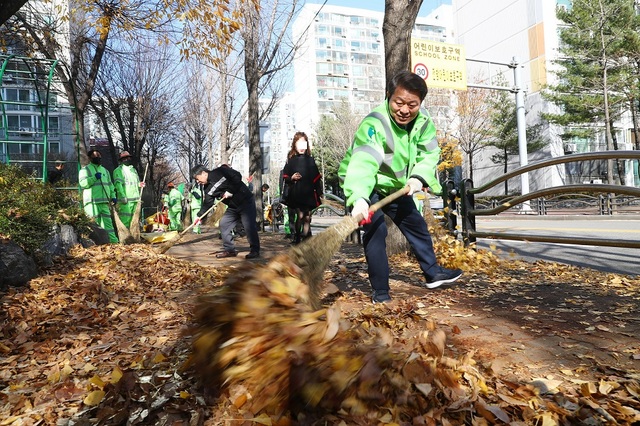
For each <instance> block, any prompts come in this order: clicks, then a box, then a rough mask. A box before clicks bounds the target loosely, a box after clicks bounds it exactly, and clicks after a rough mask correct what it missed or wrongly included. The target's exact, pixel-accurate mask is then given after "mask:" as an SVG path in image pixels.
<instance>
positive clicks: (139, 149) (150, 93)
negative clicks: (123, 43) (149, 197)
mask: <svg viewBox="0 0 640 426" xmlns="http://www.w3.org/2000/svg"><path fill="white" fill-rule="evenodd" d="M177 62H178V61H177V59H176V58H174V57H172V56H171V55H170V53H169V49H168V48H167V47H166V46H164V47H157V46H156V45H155V44H154V43H151V44H150V45H149V46H147V47H145V48H143V47H142V46H141V44H138V45H136V46H134V48H133V49H132V51H131V52H127V53H126V54H125V52H120V53H119V54H118V55H113V57H110V58H109V60H108V61H106V63H105V65H104V67H103V71H102V73H101V76H100V77H99V78H98V81H97V85H96V90H95V96H94V98H93V100H92V101H91V106H92V109H93V111H94V112H95V114H96V116H97V117H98V118H99V120H100V122H101V124H102V127H103V129H104V131H105V134H106V136H107V139H108V140H109V145H110V148H111V151H112V155H113V156H114V161H115V155H116V148H119V149H121V150H125V151H128V152H130V153H131V154H132V156H133V158H134V159H135V161H136V163H135V166H136V169H137V170H138V173H139V174H140V176H141V177H142V176H143V173H144V170H145V166H146V165H149V170H148V175H147V184H148V189H147V191H148V192H150V193H154V192H155V193H158V196H159V193H160V192H161V189H162V188H163V186H162V182H159V181H161V180H162V178H163V177H164V175H166V173H165V172H164V171H163V170H162V167H159V166H160V165H161V164H164V163H167V164H170V163H171V162H170V161H169V160H168V159H169V158H171V157H172V156H171V155H170V154H171V153H170V152H169V153H167V152H166V150H167V149H169V148H170V146H174V147H175V145H176V143H175V141H176V140H178V139H177V136H178V135H180V134H181V132H179V131H178V125H177V123H178V118H177V116H176V111H179V106H180V102H181V101H180V99H181V98H182V95H181V93H180V90H178V81H179V80H178V79H176V78H175V76H176V75H180V72H179V71H178V69H179V68H178V65H177ZM172 76H173V77H172ZM152 137H153V139H154V140H153V142H154V143H156V144H157V143H159V142H163V144H161V145H157V146H154V147H153V148H152V149H147V147H146V145H147V143H149V140H150V139H151V138H152ZM160 148H162V149H160ZM174 149H175V148H174ZM173 157H175V156H173ZM172 177H173V176H172ZM158 184H160V186H158ZM165 184H166V182H165ZM147 191H145V192H147Z"/></svg>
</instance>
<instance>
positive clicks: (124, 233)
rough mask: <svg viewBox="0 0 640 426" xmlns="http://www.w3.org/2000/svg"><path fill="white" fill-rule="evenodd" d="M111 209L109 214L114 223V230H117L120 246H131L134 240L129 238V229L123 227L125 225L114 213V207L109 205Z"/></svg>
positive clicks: (115, 212) (116, 213)
mask: <svg viewBox="0 0 640 426" xmlns="http://www.w3.org/2000/svg"><path fill="white" fill-rule="evenodd" d="M109 207H110V208H111V213H112V217H113V221H114V222H115V223H116V229H117V230H118V239H119V240H120V244H131V243H134V242H135V240H134V239H133V237H132V236H131V233H130V232H129V228H127V227H126V226H125V224H124V223H123V222H122V220H121V219H120V215H119V214H118V212H117V211H116V208H115V207H114V206H111V205H109Z"/></svg>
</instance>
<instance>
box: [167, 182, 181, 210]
mask: <svg viewBox="0 0 640 426" xmlns="http://www.w3.org/2000/svg"><path fill="white" fill-rule="evenodd" d="M167 205H168V206H169V211H170V212H172V213H177V212H181V211H182V194H181V193H180V191H178V190H177V189H176V188H173V189H172V190H171V191H169V196H168V197H167Z"/></svg>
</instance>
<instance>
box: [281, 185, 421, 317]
mask: <svg viewBox="0 0 640 426" xmlns="http://www.w3.org/2000/svg"><path fill="white" fill-rule="evenodd" d="M409 189H410V188H409V187H408V186H405V187H404V188H402V189H400V190H398V191H396V192H394V193H392V194H390V195H388V196H386V197H385V198H383V199H382V200H380V201H378V202H377V203H375V204H372V205H371V206H369V212H371V213H375V212H376V211H378V210H380V209H381V208H382V207H384V206H386V205H387V204H389V203H391V202H393V201H395V200H397V199H398V198H400V197H402V196H404V195H406V194H408V193H409ZM362 219H364V218H363V217H362V215H358V216H356V217H353V216H345V217H344V218H343V219H342V220H341V221H340V222H338V223H336V224H335V225H332V226H330V227H329V228H327V229H326V230H325V231H323V232H321V233H319V234H317V235H314V236H313V237H311V238H309V239H308V240H305V241H304V242H302V243H300V244H298V245H297V246H294V247H293V248H291V249H290V250H289V253H288V256H289V258H290V259H291V260H292V261H293V263H295V264H296V265H298V266H299V267H300V268H301V269H302V271H303V272H302V279H303V281H304V282H305V283H307V285H308V286H309V302H310V304H311V306H313V308H315V309H318V308H319V307H320V293H321V291H322V282H323V280H322V277H323V275H324V271H325V269H326V268H327V266H328V265H329V262H330V261H331V258H332V257H333V255H334V254H335V253H336V252H337V251H338V249H340V246H341V245H342V242H343V241H344V240H345V238H347V237H348V236H349V235H350V234H351V233H352V232H353V231H355V230H356V229H358V227H359V225H358V224H359V223H360V221H362Z"/></svg>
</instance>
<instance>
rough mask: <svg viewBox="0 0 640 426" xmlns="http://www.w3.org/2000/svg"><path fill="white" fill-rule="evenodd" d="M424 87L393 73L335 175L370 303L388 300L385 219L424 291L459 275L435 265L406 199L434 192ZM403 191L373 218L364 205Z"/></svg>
mask: <svg viewBox="0 0 640 426" xmlns="http://www.w3.org/2000/svg"><path fill="white" fill-rule="evenodd" d="M426 96H427V84H426V83H425V82H424V80H423V79H422V78H420V77H419V76H418V75H416V74H413V73H411V72H408V71H401V72H400V73H398V74H396V75H395V76H394V77H393V78H392V79H391V80H390V81H389V84H388V85H387V99H386V100H385V102H384V103H383V104H382V105H380V106H378V107H377V108H375V109H374V110H373V111H372V112H371V113H370V114H369V115H368V116H367V117H365V119H364V120H363V121H362V123H360V126H359V127H358V130H357V132H356V135H355V138H354V141H353V144H352V145H351V147H350V148H349V150H348V151H347V153H346V155H345V158H344V159H343V160H342V163H341V164H340V170H339V171H338V175H339V176H340V180H341V182H342V187H343V189H344V194H345V197H346V198H347V205H349V206H353V210H352V212H351V214H352V216H354V217H355V216H358V215H362V216H363V217H364V218H365V219H364V220H363V221H362V222H361V225H363V227H364V240H363V245H364V252H365V257H366V259H367V267H368V272H369V281H370V282H371V287H372V288H373V295H372V301H373V303H386V302H389V301H391V296H390V295H389V260H388V259H387V253H386V241H385V239H386V237H387V226H386V224H385V222H384V217H383V215H382V214H383V213H384V214H386V215H387V216H389V218H391V220H393V222H394V223H395V224H396V225H397V226H398V228H399V229H400V231H401V232H402V234H403V235H404V236H405V237H406V238H407V241H408V242H409V244H410V245H411V247H412V248H413V251H414V253H415V255H416V257H417V259H418V263H419V264H420V268H421V269H422V272H423V274H424V277H425V280H426V286H427V288H436V287H439V286H441V285H442V284H447V283H452V282H454V281H456V280H457V279H458V278H460V276H461V275H462V271H461V270H459V269H455V270H451V269H446V268H443V267H441V266H439V265H438V263H437V260H436V256H435V253H434V251H433V244H432V241H431V235H429V230H428V229H427V224H426V222H425V220H424V218H423V217H422V215H421V214H420V212H418V210H417V208H416V205H415V203H414V202H413V199H412V197H411V195H413V193H414V192H418V191H420V190H422V189H423V188H429V189H430V190H431V191H432V192H434V193H436V194H437V193H440V192H441V191H442V187H441V186H440V183H439V182H438V179H437V177H436V166H437V164H438V161H439V159H440V148H439V147H438V141H437V140H436V128H435V126H434V124H433V120H432V119H431V117H430V116H429V115H428V113H427V112H426V111H421V109H420V106H421V105H422V101H423V100H424V99H425V97H426ZM404 186H409V187H410V190H409V192H408V194H407V195H405V196H403V197H400V198H398V199H397V200H396V201H394V202H392V203H390V204H389V205H387V206H386V207H383V208H382V209H381V210H378V211H377V212H375V213H374V214H373V215H370V214H369V205H370V204H372V203H375V202H376V201H378V200H380V199H381V198H383V197H385V196H387V195H389V194H391V193H392V192H394V191H397V190H398V189H400V188H402V187H404Z"/></svg>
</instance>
